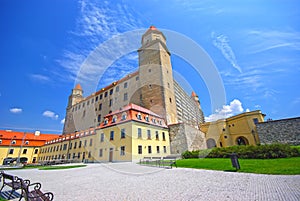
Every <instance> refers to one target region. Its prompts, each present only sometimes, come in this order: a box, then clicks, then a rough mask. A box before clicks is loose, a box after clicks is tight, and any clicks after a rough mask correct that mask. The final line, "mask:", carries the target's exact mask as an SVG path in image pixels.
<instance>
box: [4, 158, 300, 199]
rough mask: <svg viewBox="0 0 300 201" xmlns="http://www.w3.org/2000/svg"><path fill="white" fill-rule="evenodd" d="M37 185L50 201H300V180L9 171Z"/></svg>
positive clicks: (140, 169) (114, 167) (141, 171)
mask: <svg viewBox="0 0 300 201" xmlns="http://www.w3.org/2000/svg"><path fill="white" fill-rule="evenodd" d="M7 172H9V173H10V174H14V175H17V176H20V177H22V178H24V179H26V178H28V179H30V180H31V181H32V182H37V181H38V182H41V183H42V189H43V191H45V192H46V191H51V192H53V193H54V200H56V201H69V200H70V201H77V200H80V201H83V200H84V201H85V200H97V201H98V200H205V201H209V200H213V201H215V200H249V201H250V200H251V201H254V200H263V201H265V200H270V201H274V200H295V201H299V200H300V175H295V176H279V175H258V174H247V173H235V172H222V171H210V170H196V169H186V168H173V169H162V168H155V167H146V166H139V165H137V164H134V163H107V164H88V166H87V167H83V168H74V169H66V170H37V169H27V170H11V171H7Z"/></svg>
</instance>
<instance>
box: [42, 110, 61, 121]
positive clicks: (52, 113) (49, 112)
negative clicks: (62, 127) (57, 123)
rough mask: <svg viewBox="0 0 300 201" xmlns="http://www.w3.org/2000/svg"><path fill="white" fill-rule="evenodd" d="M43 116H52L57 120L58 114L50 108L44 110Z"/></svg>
mask: <svg viewBox="0 0 300 201" xmlns="http://www.w3.org/2000/svg"><path fill="white" fill-rule="evenodd" d="M43 116H44V117H48V118H51V119H53V120H57V119H58V114H55V113H54V112H52V111H49V110H46V111H44V112H43Z"/></svg>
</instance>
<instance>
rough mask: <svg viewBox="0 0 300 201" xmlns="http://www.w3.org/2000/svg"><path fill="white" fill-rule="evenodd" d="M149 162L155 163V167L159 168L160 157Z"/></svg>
mask: <svg viewBox="0 0 300 201" xmlns="http://www.w3.org/2000/svg"><path fill="white" fill-rule="evenodd" d="M151 160H152V161H153V162H155V165H156V166H158V167H160V161H161V157H155V156H154V157H152V158H151Z"/></svg>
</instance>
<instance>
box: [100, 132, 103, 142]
mask: <svg viewBox="0 0 300 201" xmlns="http://www.w3.org/2000/svg"><path fill="white" fill-rule="evenodd" d="M100 142H104V133H101V136H100Z"/></svg>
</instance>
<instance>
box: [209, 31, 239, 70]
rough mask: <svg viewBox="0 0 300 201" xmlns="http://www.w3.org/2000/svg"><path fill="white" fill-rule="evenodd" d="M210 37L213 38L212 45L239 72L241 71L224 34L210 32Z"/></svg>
mask: <svg viewBox="0 0 300 201" xmlns="http://www.w3.org/2000/svg"><path fill="white" fill-rule="evenodd" d="M211 38H212V39H213V45H214V46H215V47H216V48H218V49H219V50H220V51H221V52H222V54H223V56H224V57H225V59H227V61H229V62H230V64H231V65H232V66H233V67H234V68H235V69H237V70H238V71H239V72H240V73H241V72H242V69H241V67H240V66H239V65H238V63H237V60H236V57H235V54H234V52H233V50H232V48H231V47H230V45H229V40H228V38H227V36H225V35H222V34H220V35H217V34H216V33H215V32H212V33H211Z"/></svg>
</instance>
